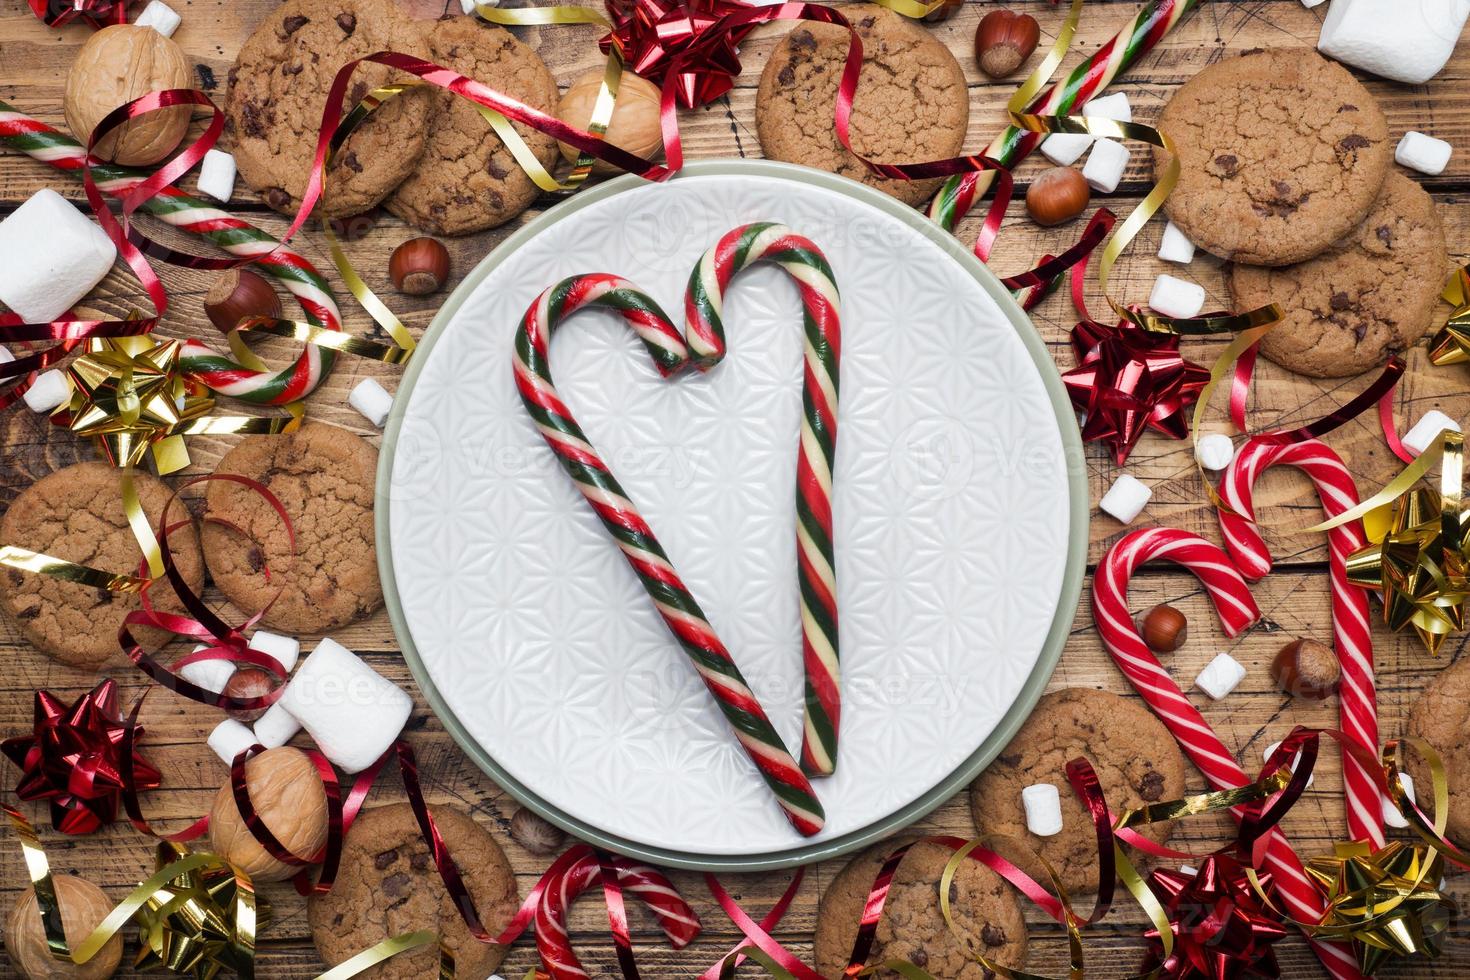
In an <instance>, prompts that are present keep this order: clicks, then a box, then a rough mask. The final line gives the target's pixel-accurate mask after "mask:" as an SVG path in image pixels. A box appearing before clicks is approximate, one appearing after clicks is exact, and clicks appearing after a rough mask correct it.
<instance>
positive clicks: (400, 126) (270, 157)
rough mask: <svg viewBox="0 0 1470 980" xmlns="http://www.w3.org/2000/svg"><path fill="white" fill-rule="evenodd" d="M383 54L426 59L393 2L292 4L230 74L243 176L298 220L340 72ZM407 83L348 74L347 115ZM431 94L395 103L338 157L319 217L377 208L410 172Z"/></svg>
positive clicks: (231, 118) (231, 124) (231, 121)
mask: <svg viewBox="0 0 1470 980" xmlns="http://www.w3.org/2000/svg"><path fill="white" fill-rule="evenodd" d="M379 51H398V52H401V53H404V54H414V55H422V54H423V43H422V39H421V37H420V34H419V31H418V29H417V27H416V26H415V25H414V23H413V21H411V20H409V19H408V17H407V16H405V15H404V14H403V13H402V12H401V11H400V9H399V7H398V5H397V4H395V3H394V2H393V0H286V2H285V3H283V4H281V5H280V6H279V7H277V8H276V9H275V10H274V11H272V12H271V13H270V14H268V15H267V16H266V17H265V19H264V20H262V21H261V22H260V26H259V27H257V28H256V29H255V33H254V34H252V35H250V39H249V40H247V41H246V42H245V46H244V47H242V48H241V49H240V56H239V57H238V58H236V59H235V66H234V67H233V68H231V69H230V76H229V82H230V84H229V92H228V93H227V95H226V98H225V129H226V132H227V134H228V136H229V140H230V142H231V143H232V146H231V147H230V149H231V150H232V151H233V152H234V154H235V162H236V164H237V165H238V166H239V168H240V176H241V177H243V178H245V182H246V183H247V184H249V185H250V187H251V189H252V190H254V191H256V192H257V193H259V194H260V195H261V196H262V197H263V198H265V202H266V203H267V204H269V205H270V206H271V207H273V208H275V209H276V210H277V211H280V212H282V213H285V214H294V213H295V212H296V209H297V208H298V207H300V205H301V195H302V194H303V193H304V192H305V190H306V181H307V178H308V177H309V176H310V174H311V164H312V161H313V159H314V158H315V155H316V144H317V132H318V130H319V129H320V128H321V122H322V110H323V109H324V108H325V106H326V103H327V93H328V90H329V89H330V88H331V85H332V80H333V78H334V77H335V76H336V74H337V71H338V70H339V69H340V68H341V67H342V66H343V65H345V64H346V63H347V62H349V61H352V60H354V59H356V58H361V57H363V56H365V55H369V54H375V53H376V52H379ZM409 78H410V76H406V75H403V74H402V73H399V72H394V71H393V70H392V69H389V68H386V67H384V66H382V65H377V64H371V63H369V64H364V65H362V66H360V67H359V68H358V69H357V70H356V71H355V72H354V73H353V75H352V81H351V83H350V84H349V85H348V88H347V97H346V99H345V100H344V102H343V110H344V112H345V111H347V110H350V109H351V108H352V107H353V106H355V105H356V104H357V103H358V101H359V100H360V99H361V98H362V97H363V96H364V95H366V94H367V93H368V92H370V91H372V90H373V89H375V88H377V87H378V86H380V85H384V84H386V83H388V82H389V81H391V80H399V81H403V80H409ZM430 102H431V97H430V92H429V91H428V89H427V88H419V89H415V90H413V91H409V92H405V93H404V94H402V95H400V96H398V97H397V98H394V99H391V100H389V101H388V102H387V103H385V104H384V105H383V106H382V107H380V108H379V109H378V110H377V111H376V112H374V113H373V114H372V116H370V117H369V118H368V120H367V121H366V122H364V123H363V124H362V126H361V127H359V129H358V130H357V132H355V133H353V134H352V136H351V137H349V138H348V140H347V142H346V143H345V144H344V145H343V146H342V148H341V149H340V150H338V151H337V154H336V156H335V157H334V158H333V161H332V164H331V166H330V167H329V168H328V170H327V183H326V193H325V194H324V195H323V197H322V200H321V203H320V204H318V205H317V209H316V212H315V213H316V214H318V215H321V216H322V217H327V218H341V217H347V216H349V215H354V214H360V213H361V212H363V211H366V210H368V209H369V208H371V207H372V206H373V205H375V204H377V203H378V202H379V201H381V200H383V198H385V197H387V196H388V194H389V193H390V192H391V191H392V190H393V188H395V187H397V186H398V184H399V183H400V182H401V181H402V180H403V178H405V177H407V176H408V175H409V174H410V173H412V172H413V168H414V165H415V164H416V163H417V162H418V158H419V156H420V154H422V153H423V151H424V144H425V139H426V135H427V133H428V122H429V106H430Z"/></svg>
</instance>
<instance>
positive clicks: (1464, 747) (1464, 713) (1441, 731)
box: [1404, 659, 1470, 845]
mask: <svg viewBox="0 0 1470 980" xmlns="http://www.w3.org/2000/svg"><path fill="white" fill-rule="evenodd" d="M1407 733H1408V734H1409V735H1412V736H1415V737H1417V738H1422V739H1424V741H1426V742H1428V743H1429V744H1430V745H1431V746H1432V747H1433V748H1434V751H1436V752H1438V753H1439V755H1440V758H1441V759H1442V760H1444V769H1445V776H1446V777H1447V779H1448V780H1449V788H1450V813H1449V823H1448V824H1447V825H1446V828H1445V829H1446V831H1447V832H1448V834H1449V837H1450V840H1453V841H1456V842H1457V843H1459V844H1462V845H1463V844H1464V843H1465V841H1467V840H1470V659H1462V660H1460V661H1459V662H1458V663H1456V664H1452V665H1451V666H1449V667H1446V668H1445V669H1444V670H1442V671H1440V673H1439V675H1438V676H1437V677H1435V678H1434V680H1432V681H1430V682H1429V686H1427V687H1426V688H1424V691H1423V693H1421V694H1420V695H1419V697H1417V698H1415V699H1414V703H1413V706H1412V707H1411V708H1410V709H1409V724H1408V732H1407ZM1404 758H1405V759H1407V760H1408V764H1407V765H1406V766H1405V768H1406V769H1407V770H1408V772H1409V775H1411V776H1413V777H1414V795H1415V796H1416V797H1417V798H1418V800H1419V808H1420V809H1421V810H1423V811H1424V812H1425V814H1426V815H1428V816H1429V817H1430V819H1433V818H1434V780H1433V779H1432V778H1431V774H1430V772H1429V767H1428V766H1427V765H1425V764H1424V763H1423V761H1422V759H1421V758H1420V756H1419V754H1418V753H1417V752H1416V751H1414V750H1413V749H1412V748H1409V747H1407V746H1406V747H1405V748H1404Z"/></svg>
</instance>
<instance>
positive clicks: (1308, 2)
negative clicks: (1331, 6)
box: [1302, 0, 1327, 10]
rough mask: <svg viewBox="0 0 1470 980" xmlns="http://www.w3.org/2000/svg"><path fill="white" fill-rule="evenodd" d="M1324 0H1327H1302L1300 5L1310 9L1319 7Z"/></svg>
mask: <svg viewBox="0 0 1470 980" xmlns="http://www.w3.org/2000/svg"><path fill="white" fill-rule="evenodd" d="M1326 2H1327V0H1302V6H1303V7H1306V8H1307V9H1308V10H1310V9H1312V8H1313V7H1320V6H1322V4H1324V3H1326Z"/></svg>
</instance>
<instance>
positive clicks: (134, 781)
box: [118, 691, 209, 844]
mask: <svg viewBox="0 0 1470 980" xmlns="http://www.w3.org/2000/svg"><path fill="white" fill-rule="evenodd" d="M148 693H149V692H148V691H144V692H143V693H142V694H140V695H139V696H138V700H137V703H135V704H134V705H133V710H132V711H131V712H129V714H128V720H127V722H126V724H125V725H124V728H123V732H122V744H123V753H122V757H121V759H120V760H119V762H118V771H119V774H120V775H121V782H122V792H121V794H120V795H121V797H122V803H123V808H124V809H125V810H126V811H127V814H128V822H129V823H131V824H132V825H133V829H135V830H137V831H138V833H140V834H147V835H148V836H149V837H157V838H160V839H161V840H166V841H171V842H173V843H175V844H183V843H187V842H188V841H191V840H197V839H198V838H200V837H202V836H203V835H204V832H205V831H207V830H208V829H209V814H207V813H206V814H205V815H204V816H202V817H200V818H199V819H198V820H195V821H194V822H193V823H191V824H190V825H189V826H187V827H185V828H184V829H183V830H178V831H175V832H174V833H172V834H160V833H159V832H158V831H156V830H154V829H153V828H152V826H150V825H149V823H148V821H147V819H145V818H144V816H143V805H142V803H141V802H140V801H139V800H138V792H139V791H140V790H142V789H145V788H149V787H145V786H144V785H143V783H142V781H141V777H140V774H139V773H138V771H137V768H136V765H135V758H136V753H135V751H134V749H133V743H134V741H135V740H136V739H137V737H138V735H140V734H141V733H142V731H143V726H142V725H139V724H138V715H139V714H140V713H142V711H143V702H145V701H147V700H148Z"/></svg>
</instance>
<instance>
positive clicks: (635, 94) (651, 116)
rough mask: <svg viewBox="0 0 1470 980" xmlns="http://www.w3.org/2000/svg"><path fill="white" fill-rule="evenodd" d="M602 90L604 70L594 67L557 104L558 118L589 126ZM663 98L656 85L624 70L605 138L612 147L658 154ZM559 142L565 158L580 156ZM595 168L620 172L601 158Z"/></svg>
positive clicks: (571, 147)
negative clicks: (660, 110)
mask: <svg viewBox="0 0 1470 980" xmlns="http://www.w3.org/2000/svg"><path fill="white" fill-rule="evenodd" d="M600 91H602V69H601V68H594V69H593V70H592V71H589V72H587V74H585V75H583V76H581V77H580V78H578V79H577V80H576V81H575V82H573V83H572V86H571V88H569V89H567V91H566V94H565V95H563V96H562V97H561V102H560V103H558V105H557V107H556V117H557V118H558V119H560V120H561V121H562V122H564V123H566V124H567V125H569V126H576V127H577V128H578V129H586V128H587V124H588V123H589V122H591V121H592V107H593V106H594V105H596V103H597V93H598V92H600ZM661 98H662V96H661V94H660V93H659V90H658V86H657V85H655V84H653V83H652V82H650V81H649V80H648V79H646V78H642V77H640V76H638V75H635V74H633V73H632V72H630V71H625V72H623V77H622V78H621V79H619V80H618V100H617V101H616V102H615V103H613V114H612V120H611V121H610V122H609V123H608V126H607V133H606V134H604V136H603V138H604V139H606V140H607V141H608V142H609V143H611V144H612V145H613V146H616V147H619V148H620V149H624V150H627V151H628V152H629V153H633V154H636V155H637V156H640V157H645V158H648V157H652V156H653V155H654V154H656V153H658V151H659V150H660V149H662V148H663V145H664V138H663V130H662V129H661V128H660V126H659V101H660V99H661ZM557 145H558V146H560V147H561V155H562V156H563V157H565V158H566V159H568V160H575V159H577V155H578V153H579V152H580V151H579V150H578V149H577V148H576V147H575V146H569V145H568V144H566V143H558V144H557ZM592 170H593V172H594V173H599V174H614V173H618V172H619V170H618V168H617V167H615V166H613V165H612V164H609V163H603V162H602V161H600V160H599V161H598V162H597V163H596V164H595V165H594V166H593V168H592Z"/></svg>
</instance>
